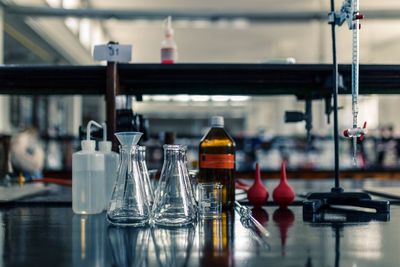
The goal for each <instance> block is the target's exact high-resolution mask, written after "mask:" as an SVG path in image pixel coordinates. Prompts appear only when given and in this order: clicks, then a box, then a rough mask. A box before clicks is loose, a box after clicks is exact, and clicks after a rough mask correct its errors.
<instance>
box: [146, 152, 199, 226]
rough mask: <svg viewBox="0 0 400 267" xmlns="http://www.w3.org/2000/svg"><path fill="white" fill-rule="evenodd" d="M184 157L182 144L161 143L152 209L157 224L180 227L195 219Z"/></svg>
mask: <svg viewBox="0 0 400 267" xmlns="http://www.w3.org/2000/svg"><path fill="white" fill-rule="evenodd" d="M184 156H185V150H184V147H183V146H181V145H164V165H163V168H162V171H161V177H160V181H159V184H158V187H157V191H156V195H155V199H154V204H153V209H152V218H153V220H154V223H155V224H156V225H161V226H183V225H188V224H191V223H193V222H194V220H195V218H196V211H195V209H194V205H195V204H194V203H193V196H192V189H191V188H190V181H189V176H188V172H187V170H186V165H185V164H184Z"/></svg>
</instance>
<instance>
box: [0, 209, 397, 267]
mask: <svg viewBox="0 0 400 267" xmlns="http://www.w3.org/2000/svg"><path fill="white" fill-rule="evenodd" d="M254 216H255V217H256V218H257V219H258V220H259V221H260V222H261V223H262V224H263V225H264V226H265V227H266V228H267V229H268V231H269V232H270V237H269V238H267V242H266V243H265V242H261V241H260V239H258V238H256V236H257V234H255V233H253V232H251V231H250V230H249V229H247V228H245V227H244V226H243V225H242V223H241V221H240V218H239V215H238V214H237V213H228V214H224V216H223V218H222V219H221V220H209V221H199V222H198V223H197V224H196V225H195V226H193V227H186V228H178V229H175V230H174V229H163V228H145V229H138V228H118V227H113V226H111V225H109V224H108V223H107V222H106V219H105V214H104V213H103V214H99V215H92V216H80V215H75V214H73V212H72V209H71V208H70V207H48V206H47V207H46V206H29V207H18V206H17V207H14V208H7V209H6V208H2V209H0V222H1V228H0V253H1V255H0V266H28V265H29V266H176V267H179V266H318V267H321V266H344V267H347V266H351V267H356V266H359V267H360V266H363V267H365V266H382V267H384V266H399V265H400V234H399V227H400V206H396V205H392V207H391V215H390V221H387V222H385V220H388V219H389V218H382V217H381V218H374V217H373V216H372V217H371V216H367V217H364V216H359V215H357V214H356V215H355V216H349V217H348V218H351V220H352V221H351V222H346V215H340V216H338V215H337V214H336V215H335V213H332V214H326V215H325V217H324V218H325V219H327V220H328V222H325V223H310V222H304V221H303V215H302V207H301V206H291V207H290V209H288V210H279V209H277V208H276V207H274V206H267V207H263V208H262V209H259V210H255V211H254ZM358 218H359V219H360V220H358ZM375 219H378V220H381V221H375ZM357 221H363V222H357Z"/></svg>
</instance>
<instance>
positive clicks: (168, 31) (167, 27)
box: [164, 16, 174, 37]
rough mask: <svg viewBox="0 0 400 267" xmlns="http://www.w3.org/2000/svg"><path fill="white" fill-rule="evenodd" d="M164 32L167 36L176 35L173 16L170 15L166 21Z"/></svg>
mask: <svg viewBox="0 0 400 267" xmlns="http://www.w3.org/2000/svg"><path fill="white" fill-rule="evenodd" d="M164 27H165V30H164V33H165V36H166V37H171V36H174V29H172V22H171V16H168V18H167V19H166V20H165V22H164Z"/></svg>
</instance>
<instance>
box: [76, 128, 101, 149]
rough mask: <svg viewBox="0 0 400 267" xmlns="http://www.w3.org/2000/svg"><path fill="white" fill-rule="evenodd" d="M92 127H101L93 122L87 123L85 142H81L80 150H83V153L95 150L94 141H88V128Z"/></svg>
mask: <svg viewBox="0 0 400 267" xmlns="http://www.w3.org/2000/svg"><path fill="white" fill-rule="evenodd" d="M92 125H95V126H97V127H99V128H102V126H101V125H100V124H98V123H97V122H95V121H89V122H88V124H87V127H86V140H82V141H81V146H82V150H85V151H94V150H96V141H94V140H90V128H91V127H92Z"/></svg>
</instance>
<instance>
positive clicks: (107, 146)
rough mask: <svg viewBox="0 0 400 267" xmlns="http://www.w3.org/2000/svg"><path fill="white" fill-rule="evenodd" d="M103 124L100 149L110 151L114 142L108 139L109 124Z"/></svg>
mask: <svg viewBox="0 0 400 267" xmlns="http://www.w3.org/2000/svg"><path fill="white" fill-rule="evenodd" d="M101 126H102V127H103V141H100V142H99V151H101V152H110V151H111V147H112V144H111V142H110V141H107V124H106V123H105V122H103V123H102V124H101Z"/></svg>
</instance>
